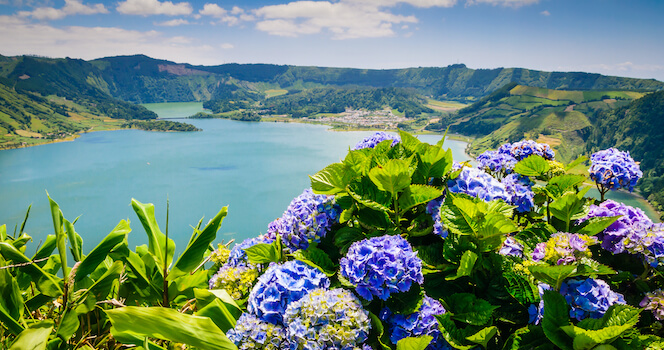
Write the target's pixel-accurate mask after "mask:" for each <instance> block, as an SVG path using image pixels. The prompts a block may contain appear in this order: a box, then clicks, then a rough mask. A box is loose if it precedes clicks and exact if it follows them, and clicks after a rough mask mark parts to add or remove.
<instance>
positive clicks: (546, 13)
mask: <svg viewBox="0 0 664 350" xmlns="http://www.w3.org/2000/svg"><path fill="white" fill-rule="evenodd" d="M540 15H542V16H546V17H548V16H551V12H549V11H547V10H544V11H542V12H540Z"/></svg>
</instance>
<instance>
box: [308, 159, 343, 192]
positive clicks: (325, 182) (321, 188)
mask: <svg viewBox="0 0 664 350" xmlns="http://www.w3.org/2000/svg"><path fill="white" fill-rule="evenodd" d="M352 177H353V172H352V171H351V169H350V167H349V166H347V165H346V164H344V163H333V164H330V165H328V166H326V167H325V168H323V170H321V171H319V172H317V173H316V174H315V175H312V176H309V179H310V180H311V189H312V190H313V191H314V192H315V193H320V194H335V193H338V192H341V191H343V190H344V189H345V188H346V186H348V184H349V183H350V180H351V179H352Z"/></svg>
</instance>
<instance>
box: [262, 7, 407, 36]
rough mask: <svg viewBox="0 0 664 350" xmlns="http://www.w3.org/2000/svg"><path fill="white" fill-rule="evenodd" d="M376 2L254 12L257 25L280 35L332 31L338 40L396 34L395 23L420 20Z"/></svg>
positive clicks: (270, 9) (267, 9) (263, 9)
mask: <svg viewBox="0 0 664 350" xmlns="http://www.w3.org/2000/svg"><path fill="white" fill-rule="evenodd" d="M363 1H364V2H363ZM374 2H375V1H369V0H359V1H356V2H355V3H353V2H349V1H346V2H340V3H332V2H328V1H296V2H291V3H288V4H283V5H271V6H265V7H262V8H259V9H257V10H255V11H254V15H256V16H257V17H259V18H261V20H260V21H259V22H258V23H257V24H256V28H257V29H258V30H261V31H265V32H267V33H269V34H272V35H279V36H290V37H295V36H299V35H304V34H317V33H321V32H323V31H328V32H330V33H332V36H333V38H334V39H353V38H375V37H386V36H393V35H394V34H395V33H394V30H393V29H392V25H394V24H402V23H417V18H415V17H414V16H402V15H395V14H392V13H390V12H388V11H384V10H382V9H381V8H380V6H378V5H376V4H374Z"/></svg>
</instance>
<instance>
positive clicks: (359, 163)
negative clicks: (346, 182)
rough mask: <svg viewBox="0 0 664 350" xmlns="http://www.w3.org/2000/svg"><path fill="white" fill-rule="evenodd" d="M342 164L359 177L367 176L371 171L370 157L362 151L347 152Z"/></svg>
mask: <svg viewBox="0 0 664 350" xmlns="http://www.w3.org/2000/svg"><path fill="white" fill-rule="evenodd" d="M343 163H344V164H345V165H346V166H348V167H350V169H351V170H352V172H353V173H356V174H358V175H360V176H365V175H367V173H369V170H371V157H370V156H369V155H368V154H367V153H366V152H365V151H364V150H355V151H350V152H348V154H347V155H346V158H344V162H343Z"/></svg>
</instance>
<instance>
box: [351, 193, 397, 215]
mask: <svg viewBox="0 0 664 350" xmlns="http://www.w3.org/2000/svg"><path fill="white" fill-rule="evenodd" d="M363 189H364V190H369V191H365V194H364V195H363V194H360V193H357V192H355V191H354V190H353V189H348V194H349V195H350V196H351V197H352V198H353V199H354V200H355V201H357V202H358V203H360V204H362V205H363V206H365V207H367V208H371V209H373V210H377V211H381V212H384V213H393V212H394V211H393V210H392V209H390V208H389V207H387V206H386V204H387V205H389V203H385V204H383V203H380V202H377V201H376V200H381V202H384V198H375V197H382V196H380V193H371V191H370V190H371V189H369V188H366V187H364V188H363ZM382 193H384V192H382ZM366 194H370V195H374V196H372V197H374V198H366V197H364V196H366Z"/></svg>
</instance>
